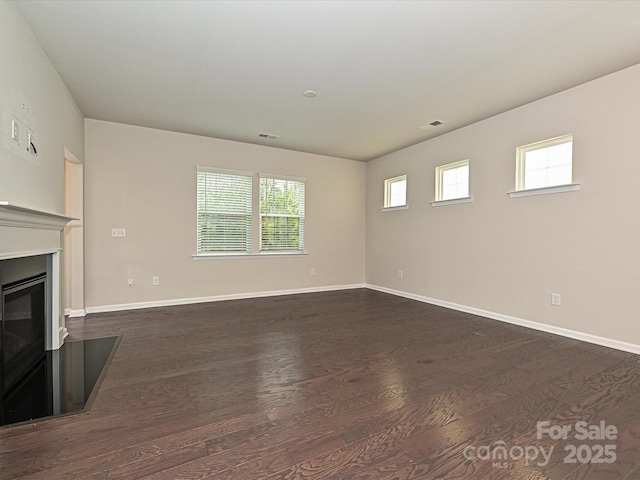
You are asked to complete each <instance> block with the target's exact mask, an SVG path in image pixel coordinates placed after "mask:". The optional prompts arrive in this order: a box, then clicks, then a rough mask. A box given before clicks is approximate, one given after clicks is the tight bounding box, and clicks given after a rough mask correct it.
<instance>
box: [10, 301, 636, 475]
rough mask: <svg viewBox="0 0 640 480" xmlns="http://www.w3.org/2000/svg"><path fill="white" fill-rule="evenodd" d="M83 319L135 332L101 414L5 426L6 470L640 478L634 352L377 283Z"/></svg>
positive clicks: (87, 334)
mask: <svg viewBox="0 0 640 480" xmlns="http://www.w3.org/2000/svg"><path fill="white" fill-rule="evenodd" d="M603 321H605V320H604V319H603ZM67 325H68V327H69V330H70V332H71V338H72V339H80V338H95V337H101V336H107V335H114V334H115V335H121V336H122V340H121V342H120V345H119V347H118V350H117V352H116V353H115V356H114V357H113V360H112V362H111V365H110V367H109V370H108V372H107V374H106V376H105V377H104V381H103V382H102V385H101V387H100V389H99V392H98V394H97V396H96V398H95V402H94V404H93V406H92V408H91V410H90V412H89V413H81V414H77V415H72V416H67V417H61V418H53V419H49V420H44V421H38V422H33V423H29V424H23V425H18V426H13V427H11V426H10V427H4V428H2V429H0V478H2V479H14V478H23V477H24V478H33V479H40V478H42V479H48V480H49V479H79V478H87V479H103V480H104V479H108V480H115V479H141V478H153V479H171V480H174V479H201V478H208V479H225V478H226V479H260V478H269V479H281V478H287V479H289V478H291V479H293V478H313V479H320V478H328V479H348V478H349V479H350V478H358V479H380V480H382V479H409V478H411V479H414V478H415V479H418V478H420V479H436V478H445V479H484V478H487V479H528V480H534V479H571V480H577V479H588V480H591V479H636V478H640V357H638V356H635V355H632V354H627V353H624V352H620V351H615V350H611V349H607V348H604V347H599V346H595V345H590V344H586V343H581V342H578V341H575V340H571V339H567V338H562V337H557V336H553V335H549V334H546V333H541V332H536V331H533V330H528V329H525V328H520V327H516V326H513V325H508V324H505V323H500V322H497V321H492V320H488V319H485V318H481V317H476V316H473V315H469V314H464V313H460V312H455V311H451V310H447V309H444V308H440V307H436V306H432V305H427V304H424V303H419V302H416V301H412V300H407V299H403V298H399V297H394V296H391V295H387V294H383V293H380V292H375V291H372V290H365V289H360V290H349V291H337V292H326V293H314V294H304V295H291V296H283V297H271V298H262V299H251V300H234V301H226V302H217V303H210V304H199V305H186V306H179V307H168V308H158V309H149V310H137V311H130V312H119V313H113V314H101V315H92V316H89V317H87V318H86V319H75V320H70V321H68V322H67ZM545 421H546V422H549V423H548V426H549V428H550V430H551V431H552V432H555V431H556V429H559V428H560V427H562V426H568V427H570V428H571V431H570V432H569V433H568V436H567V439H566V440H563V439H555V440H554V439H552V438H550V437H549V435H547V434H546V433H544V434H542V435H541V438H538V435H537V433H538V429H537V426H538V422H545ZM577 422H586V423H585V424H584V425H583V424H577ZM601 422H605V424H606V425H610V426H613V427H615V428H616V429H617V434H615V435H614V434H612V433H611V431H610V430H609V437H610V438H608V439H595V440H594V439H591V440H582V439H578V438H576V433H578V432H579V431H581V430H579V426H580V425H582V426H586V428H587V429H588V430H589V431H590V432H592V431H594V429H595V428H596V427H599V426H600V425H601ZM612 436H613V437H615V438H613V439H612ZM570 445H573V448H574V449H575V452H574V453H575V455H573V456H571V448H572V447H571V446H570ZM611 445H612V446H613V448H611ZM500 447H502V448H503V449H504V450H501V449H500ZM541 449H542V450H541ZM551 449H552V450H551ZM534 450H535V452H536V454H537V455H538V457H537V458H535V459H534V458H533V452H534ZM465 452H466V455H465ZM501 452H506V455H503V456H502V457H496V458H493V459H492V458H491V456H492V455H493V456H495V455H496V454H498V453H501ZM542 452H544V454H546V455H547V458H548V462H544V461H543V460H544V458H545V457H544V456H543V453H542ZM525 454H526V456H528V457H529V458H530V459H531V460H530V461H528V462H527V461H526V458H527V457H526V456H525ZM612 454H613V455H615V458H614V457H612ZM487 456H489V459H485V458H486V457H487ZM572 459H574V460H576V462H575V463H567V460H572ZM605 459H606V460H607V461H608V462H607V463H605V462H602V461H603V460H605ZM598 461H599V462H600V463H596V462H598ZM527 463H528V464H527Z"/></svg>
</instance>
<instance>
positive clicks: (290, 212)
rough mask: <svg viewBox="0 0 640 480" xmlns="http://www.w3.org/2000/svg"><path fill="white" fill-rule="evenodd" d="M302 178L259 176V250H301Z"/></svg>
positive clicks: (302, 245)
mask: <svg viewBox="0 0 640 480" xmlns="http://www.w3.org/2000/svg"><path fill="white" fill-rule="evenodd" d="M304 197H305V182H304V179H291V178H274V177H270V176H263V175H261V176H260V250H261V251H298V252H302V251H304Z"/></svg>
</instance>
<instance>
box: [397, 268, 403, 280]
mask: <svg viewBox="0 0 640 480" xmlns="http://www.w3.org/2000/svg"><path fill="white" fill-rule="evenodd" d="M398 278H404V273H403V272H402V270H398Z"/></svg>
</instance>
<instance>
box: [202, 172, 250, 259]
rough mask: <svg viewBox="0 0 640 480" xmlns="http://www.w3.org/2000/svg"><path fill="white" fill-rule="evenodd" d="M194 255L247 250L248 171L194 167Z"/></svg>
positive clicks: (246, 251) (248, 226) (248, 222)
mask: <svg viewBox="0 0 640 480" xmlns="http://www.w3.org/2000/svg"><path fill="white" fill-rule="evenodd" d="M197 175H198V180H197V211H198V230H197V232H198V235H197V241H198V246H197V249H198V254H204V253H233V252H235V253H241V252H245V253H249V252H251V185H252V174H251V173H247V172H235V171H228V170H217V169H211V168H206V167H198V168H197Z"/></svg>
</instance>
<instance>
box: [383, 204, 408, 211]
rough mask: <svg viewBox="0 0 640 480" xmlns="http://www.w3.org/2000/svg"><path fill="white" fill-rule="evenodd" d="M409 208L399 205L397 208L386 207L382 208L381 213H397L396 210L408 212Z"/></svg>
mask: <svg viewBox="0 0 640 480" xmlns="http://www.w3.org/2000/svg"><path fill="white" fill-rule="evenodd" d="M408 208H409V205H399V206H397V207H384V208H381V209H380V211H381V212H395V211H396V210H407V209H408Z"/></svg>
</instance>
